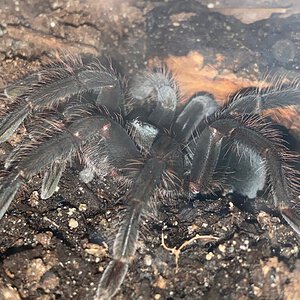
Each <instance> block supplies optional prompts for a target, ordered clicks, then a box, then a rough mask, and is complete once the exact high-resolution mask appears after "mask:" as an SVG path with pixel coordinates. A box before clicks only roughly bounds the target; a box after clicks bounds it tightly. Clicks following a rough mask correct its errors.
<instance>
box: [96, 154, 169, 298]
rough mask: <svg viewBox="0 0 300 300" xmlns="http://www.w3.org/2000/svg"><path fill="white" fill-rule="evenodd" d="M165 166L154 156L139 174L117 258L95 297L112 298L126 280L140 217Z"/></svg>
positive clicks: (116, 247) (120, 233)
mask: <svg viewBox="0 0 300 300" xmlns="http://www.w3.org/2000/svg"><path fill="white" fill-rule="evenodd" d="M163 170H164V164H163V163H162V161H160V160H158V159H157V158H151V159H149V160H148V161H147V162H146V163H145V165H144V167H143V168H142V169H141V170H140V172H139V174H138V175H137V177H136V178H135V182H134V184H133V186H132V190H131V192H130V194H129V195H128V203H129V204H128V205H129V207H128V209H127V211H126V213H125V216H124V219H123V221H122V223H121V227H120V228H119V231H118V234H117V237H116V239H115V242H114V245H113V260H112V261H111V262H110V263H109V265H108V266H107V268H106V269H105V271H104V273H103V275H102V277H101V281H100V283H99V286H98V289H97V292H96V296H95V298H94V299H95V300H100V299H101V300H107V299H111V297H113V296H114V295H115V294H116V292H117V291H118V289H119V287H120V285H121V284H122V282H123V280H124V277H125V275H126V273H127V270H128V266H129V264H130V263H131V261H132V259H133V257H134V254H135V251H136V243H137V239H138V230H139V221H140V219H141V216H142V214H143V213H144V211H145V210H146V209H147V206H148V205H149V202H150V200H151V198H152V197H153V194H154V191H155V189H156V188H157V187H158V185H159V184H160V181H161V176H162V173H163Z"/></svg>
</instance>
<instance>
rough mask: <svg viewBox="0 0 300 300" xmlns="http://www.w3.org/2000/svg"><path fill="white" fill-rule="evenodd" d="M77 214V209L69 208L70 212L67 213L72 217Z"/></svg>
mask: <svg viewBox="0 0 300 300" xmlns="http://www.w3.org/2000/svg"><path fill="white" fill-rule="evenodd" d="M75 212H76V208H69V211H68V212H67V215H68V216H72V215H73V214H74V213H75Z"/></svg>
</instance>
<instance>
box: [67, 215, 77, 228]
mask: <svg viewBox="0 0 300 300" xmlns="http://www.w3.org/2000/svg"><path fill="white" fill-rule="evenodd" d="M78 225H79V224H78V222H77V221H76V220H75V219H73V218H72V219H70V220H69V227H70V228H71V229H74V228H77V227H78Z"/></svg>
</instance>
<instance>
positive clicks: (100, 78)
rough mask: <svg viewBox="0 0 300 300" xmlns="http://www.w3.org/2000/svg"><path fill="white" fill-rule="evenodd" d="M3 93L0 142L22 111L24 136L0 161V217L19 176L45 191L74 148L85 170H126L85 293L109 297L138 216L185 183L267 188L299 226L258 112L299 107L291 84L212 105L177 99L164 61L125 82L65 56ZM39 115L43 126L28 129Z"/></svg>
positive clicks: (291, 188) (293, 181)
mask: <svg viewBox="0 0 300 300" xmlns="http://www.w3.org/2000/svg"><path fill="white" fill-rule="evenodd" d="M128 86H129V88H128ZM3 92H4V94H6V96H9V97H12V98H13V102H14V105H13V106H12V107H11V108H10V110H9V112H8V113H6V114H5V115H4V117H3V118H2V120H1V122H0V141H1V142H2V143H3V142H5V141H7V140H8V139H9V138H10V136H11V135H12V134H13V133H14V132H15V131H16V130H17V128H18V127H19V126H20V125H21V124H22V123H23V122H24V121H25V120H26V119H27V118H28V117H29V116H31V121H30V122H28V131H29V135H28V136H27V137H26V138H24V140H23V141H22V142H21V143H20V145H19V146H17V147H16V148H15V149H14V151H13V152H12V153H11V154H10V155H9V156H8V157H7V159H6V161H5V169H6V171H7V174H8V175H7V176H6V177H5V178H3V179H2V181H1V185H0V218H2V217H3V215H4V214H5V212H6V210H7V208H8V207H9V205H10V203H11V201H12V200H13V199H14V197H15V195H16V193H17V191H18V190H19V188H20V187H21V186H22V184H23V183H24V181H27V180H29V179H30V178H31V177H33V176H34V175H35V174H37V173H39V172H41V171H43V172H44V177H43V183H42V188H41V197H42V198H43V199H46V198H49V197H50V196H51V195H52V194H53V193H54V192H55V191H56V188H57V186H58V183H59V180H60V178H61V176H62V173H63V172H64V170H65V168H66V165H67V163H68V162H69V161H71V160H72V158H73V157H74V156H75V154H76V155H78V156H79V157H80V158H81V161H82V162H83V164H84V166H85V168H86V169H85V170H84V171H85V172H87V171H88V172H87V173H92V174H94V175H96V176H98V177H99V178H101V177H103V176H117V177H118V178H119V179H118V180H120V178H123V179H124V178H126V182H127V187H128V192H127V193H126V199H127V200H126V203H127V204H126V205H127V209H126V210H125V213H124V216H123V221H122V223H121V225H120V228H119V231H118V233H117V236H116V238H115V241H114V245H113V255H112V256H113V259H112V261H111V262H110V263H109V265H108V266H107V268H106V270H105V271H104V273H103V275H102V278H101V280H100V283H99V286H98V288H97V292H96V296H95V298H94V299H111V298H112V297H113V296H114V295H115V294H116V292H117V290H118V289H119V287H120V285H121V284H122V282H123V280H124V277H125V275H126V273H127V270H128V267H129V265H130V262H131V260H132V257H133V256H134V255H135V251H136V245H137V240H138V231H139V226H140V222H141V218H142V217H143V215H145V214H146V213H147V212H149V211H150V210H155V207H156V206H155V203H157V202H158V199H161V198H164V197H171V196H174V195H176V193H181V192H183V191H184V189H185V190H186V191H188V192H189V193H190V194H197V193H203V192H210V191H213V190H214V189H216V188H218V185H220V182H222V186H226V187H229V188H230V189H231V190H233V191H236V192H238V193H240V194H243V195H246V196H248V197H252V198H253V197H255V195H256V192H257V191H258V190H261V189H263V188H267V190H268V191H269V193H270V194H271V196H272V198H273V202H274V205H275V207H277V208H278V210H279V211H280V212H281V214H282V216H283V218H284V219H285V220H286V221H287V223H288V224H289V225H290V226H291V227H292V228H293V229H294V230H295V231H296V232H297V233H298V234H300V217H299V214H298V213H297V205H298V204H297V199H298V198H297V197H298V184H297V180H298V178H297V176H295V170H294V169H293V167H292V163H293V154H291V153H289V152H288V151H287V150H286V147H285V146H284V145H283V142H282V140H281V138H280V135H279V134H278V132H277V131H276V130H274V129H273V127H272V126H270V123H269V121H268V120H267V119H266V118H264V117H262V116H261V115H260V113H261V112H263V111H265V110H267V109H270V108H276V107H283V106H290V105H299V99H300V91H299V87H298V85H297V83H291V84H289V85H288V86H285V85H280V86H279V85H276V86H275V87H268V88H261V89H247V90H244V91H243V92H239V93H237V94H236V95H234V96H233V97H231V98H230V100H229V101H228V103H226V104H225V105H224V107H221V108H218V107H217V104H216V102H215V100H214V99H213V98H212V97H211V96H210V95H208V94H204V93H203V94H197V95H196V96H194V97H192V98H191V99H190V100H189V101H188V102H187V104H185V105H180V104H179V101H178V98H179V97H178V95H179V93H178V89H177V87H176V84H175V81H174V80H173V78H172V77H171V76H170V74H169V73H168V72H167V71H166V70H165V69H160V70H156V71H153V72H145V73H144V74H143V76H137V77H136V79H135V80H133V82H132V83H131V84H125V82H124V80H122V79H121V77H120V76H119V75H117V74H116V72H115V71H114V70H113V68H112V67H111V66H110V65H109V66H107V67H104V66H103V65H102V64H101V63H99V62H98V61H97V60H95V61H93V62H91V63H83V62H82V60H81V59H80V58H78V57H72V58H65V59H63V60H60V61H59V62H57V63H53V64H50V65H47V66H46V67H45V68H43V69H41V70H40V71H39V72H37V73H34V74H30V75H28V76H27V77H24V78H23V79H21V80H20V81H18V82H16V83H15V84H13V85H11V86H8V87H7V88H6V89H4V90H3ZM12 94H14V95H12ZM41 116H42V117H43V118H41ZM41 120H43V122H42V128H43V132H42V133H40V130H38V129H37V123H39V122H40V121H41ZM39 126H41V124H39ZM30 128H31V129H30ZM217 170H223V173H222V174H221V175H220V172H217ZM224 170H225V172H224ZM218 176H220V178H218Z"/></svg>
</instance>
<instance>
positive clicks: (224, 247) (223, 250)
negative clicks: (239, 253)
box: [218, 244, 226, 253]
mask: <svg viewBox="0 0 300 300" xmlns="http://www.w3.org/2000/svg"><path fill="white" fill-rule="evenodd" d="M218 248H219V250H220V251H221V252H222V253H225V251H226V246H225V245H222V244H220V245H219V247H218Z"/></svg>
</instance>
